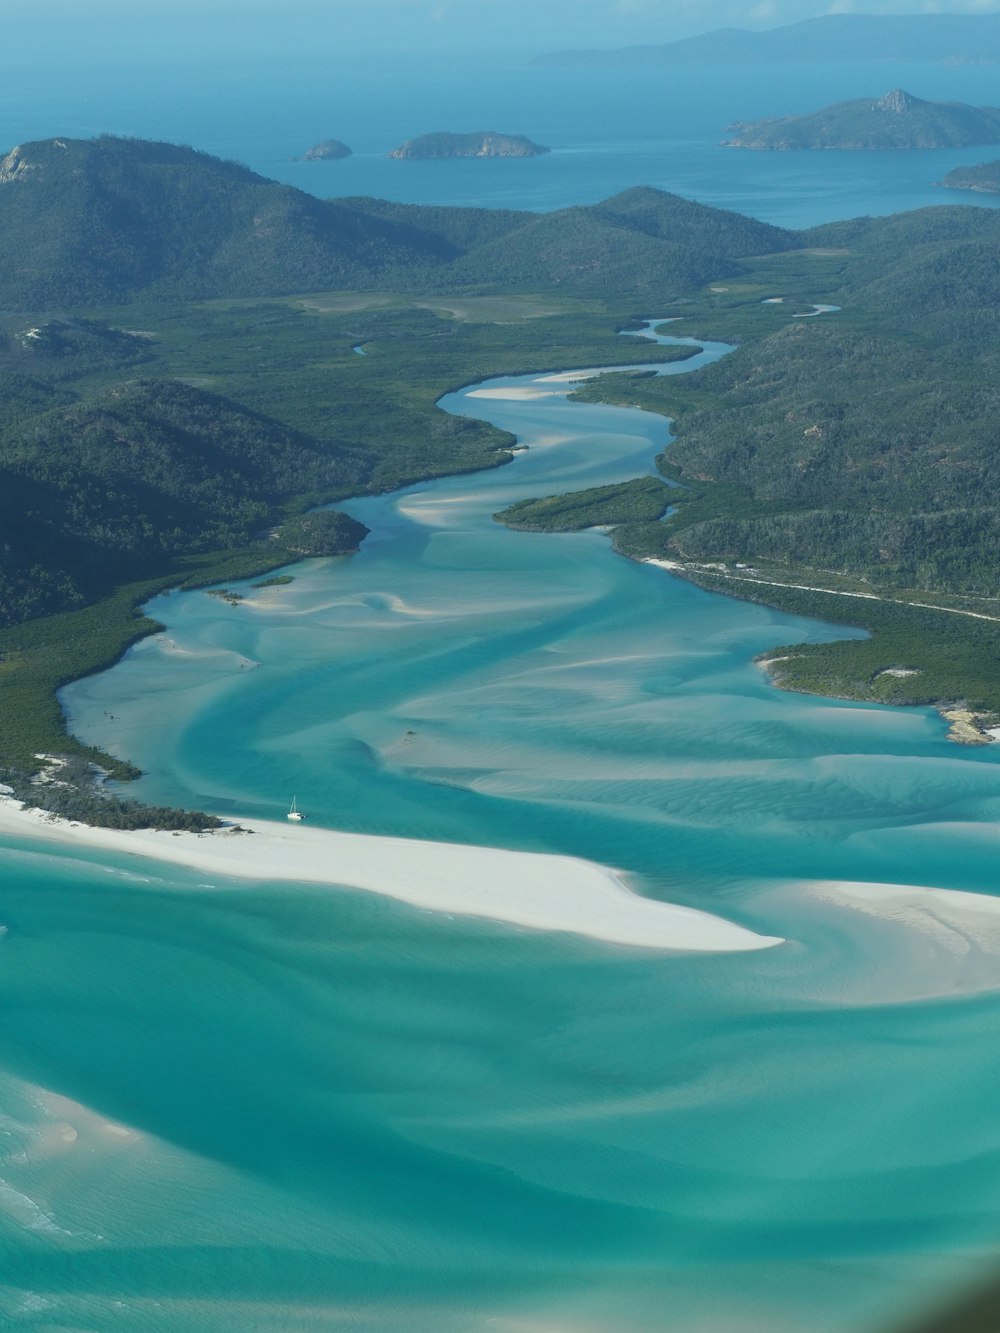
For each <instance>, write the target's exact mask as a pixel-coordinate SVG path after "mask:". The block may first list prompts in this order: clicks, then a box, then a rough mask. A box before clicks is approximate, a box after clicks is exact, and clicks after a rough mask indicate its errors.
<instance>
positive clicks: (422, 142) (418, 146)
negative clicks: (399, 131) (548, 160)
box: [389, 130, 551, 158]
mask: <svg viewBox="0 0 1000 1333" xmlns="http://www.w3.org/2000/svg"><path fill="white" fill-rule="evenodd" d="M548 152H551V149H549V148H544V147H543V146H542V145H541V144H538V143H533V142H532V141H531V140H530V139H526V138H525V137H524V135H522V134H498V133H497V132H496V130H476V131H474V132H473V133H472V134H448V133H440V132H439V133H435V134H421V135H419V136H418V137H417V138H416V139H407V140H406V142H405V143H402V144H400V145H399V147H398V148H394V149H393V150H392V152H391V153H390V154H389V156H390V157H397V158H406V157H414V158H437V157H445V158H449V157H540V156H541V155H542V154H544V153H548Z"/></svg>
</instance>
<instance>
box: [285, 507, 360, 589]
mask: <svg viewBox="0 0 1000 1333" xmlns="http://www.w3.org/2000/svg"><path fill="white" fill-rule="evenodd" d="M368 531H369V530H368V528H366V527H365V525H364V524H363V523H359V522H358V521H357V519H355V518H351V517H350V515H349V514H341V513H338V512H337V510H335V509H333V510H330V509H322V510H318V511H316V512H314V513H312V514H302V515H301V516H300V517H299V518H291V519H289V520H288V522H287V523H283V524H282V525H281V531H280V539H281V544H282V546H284V547H285V548H286V550H289V551H291V552H292V553H293V555H295V556H323V555H343V554H344V552H346V551H356V550H357V549H358V547H359V546H360V545H361V543H362V542H363V541H364V539H365V538H366V537H367V536H368ZM272 582H274V580H272Z"/></svg>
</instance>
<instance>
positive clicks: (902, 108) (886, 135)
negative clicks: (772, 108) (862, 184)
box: [724, 88, 1000, 151]
mask: <svg viewBox="0 0 1000 1333" xmlns="http://www.w3.org/2000/svg"><path fill="white" fill-rule="evenodd" d="M728 128H729V130H730V131H731V133H732V137H731V138H729V139H726V140H724V143H725V146H726V147H727V148H756V149H770V150H778V151H782V150H789V149H802V148H848V149H860V150H882V149H890V148H964V147H966V146H968V145H970V144H981V143H1000V109H998V108H997V107H992V106H981V107H975V106H966V105H965V104H964V103H962V102H924V101H922V100H921V99H920V98H919V97H913V96H911V94H910V93H906V92H904V91H903V90H902V88H896V89H894V90H893V91H892V92H890V93H886V95H885V96H884V97H880V98H878V99H877V100H874V101H873V100H872V99H871V98H868V97H863V98H859V99H857V100H855V101H851V102H837V103H835V104H834V105H833V106H828V107H824V109H823V110H822V111H814V112H812V113H811V114H809V115H807V116H781V117H777V118H771V119H768V120H754V121H736V122H735V123H734V124H732V125H730V126H729V127H728Z"/></svg>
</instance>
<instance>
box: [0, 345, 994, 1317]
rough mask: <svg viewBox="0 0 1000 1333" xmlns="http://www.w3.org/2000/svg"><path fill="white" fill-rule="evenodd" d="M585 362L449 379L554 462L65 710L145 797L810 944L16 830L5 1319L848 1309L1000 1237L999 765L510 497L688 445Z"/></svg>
mask: <svg viewBox="0 0 1000 1333" xmlns="http://www.w3.org/2000/svg"><path fill="white" fill-rule="evenodd" d="M725 350H726V349H725V348H724V347H722V346H706V347H705V351H704V353H702V354H701V355H700V356H699V357H698V358H696V359H693V360H689V361H686V362H682V363H674V364H673V365H671V366H670V367H669V368H668V373H671V374H677V373H688V372H690V371H691V370H692V369H694V368H695V367H696V366H697V365H699V364H703V363H704V361H705V360H708V359H711V358H714V357H716V356H718V355H722V354H724V352H725ZM570 389H571V381H570V380H568V379H566V378H564V377H556V376H551V375H541V376H521V377H517V378H505V379H498V380H491V381H489V382H488V383H486V384H483V385H478V386H472V387H471V388H470V389H466V390H464V391H463V392H461V393H459V394H455V395H452V396H450V397H449V398H448V399H446V400H445V401H444V402H443V404H442V405H443V407H444V408H445V409H446V410H448V411H454V412H460V413H463V414H466V415H475V416H482V417H485V418H487V419H489V420H490V421H493V422H495V423H496V424H497V425H499V426H502V427H503V428H505V429H507V430H511V431H514V432H515V433H516V434H517V436H518V438H519V440H520V442H521V443H522V444H524V445H526V446H527V450H526V452H524V453H521V454H519V456H518V457H517V459H516V461H515V462H514V463H513V464H512V465H511V466H509V467H506V468H502V469H498V470H497V471H495V472H490V473H485V474H478V475H474V476H466V477H459V478H453V479H449V480H445V481H441V482H436V483H433V484H430V485H426V486H418V487H413V488H411V489H410V490H408V491H406V492H402V493H399V494H396V495H392V496H383V497H378V498H376V499H371V500H364V501H359V502H356V503H354V504H352V505H350V506H349V508H350V509H351V511H352V512H353V513H355V514H356V515H357V516H358V517H359V518H362V519H363V520H364V521H365V522H367V523H368V524H369V526H370V527H371V528H372V529H373V534H372V536H371V537H370V538H369V539H368V540H367V541H366V542H365V544H364V547H363V548H362V551H361V553H360V554H359V555H358V556H356V557H351V558H348V559H341V560H324V561H312V562H308V563H306V564H304V565H301V566H297V567H296V568H295V569H294V570H293V571H292V572H293V573H294V575H295V582H294V583H292V584H290V585H286V586H283V587H271V588H265V589H258V590H251V589H250V588H249V587H243V588H242V589H241V590H242V591H244V592H245V593H246V594H247V597H246V600H245V601H243V602H241V603H239V604H238V605H236V606H228V605H226V604H220V602H219V601H218V599H215V598H211V597H207V596H205V595H204V594H203V593H188V594H184V595H177V594H174V595H171V596H167V597H163V598H159V599H157V600H156V601H155V602H154V603H153V604H152V606H151V607H150V611H151V613H152V614H153V615H155V616H157V617H158V618H159V619H160V620H161V621H163V622H164V624H165V625H166V626H167V628H166V630H165V632H164V633H163V634H162V635H159V636H156V637H154V638H151V639H149V640H146V641H145V642H143V643H141V644H139V645H137V647H136V648H135V649H134V650H133V651H132V652H130V653H129V655H128V656H127V657H126V659H125V660H124V661H123V662H122V663H121V664H119V666H117V667H116V668H114V670H112V671H111V672H108V673H106V674H105V675H103V676H100V677H95V678H93V679H91V680H87V681H81V682H79V683H78V684H76V685H74V686H73V687H72V688H71V689H70V690H68V691H66V692H65V700H66V704H67V707H68V710H69V713H70V717H71V720H72V724H73V727H74V729H75V730H76V732H77V733H78V734H80V735H81V736H83V737H84V738H86V739H88V740H94V741H97V742H99V743H101V744H103V745H106V746H109V747H110V748H113V749H115V750H117V751H118V752H120V753H122V754H123V755H128V756H129V757H130V758H132V759H133V760H135V761H136V762H137V763H139V764H141V765H142V766H143V768H144V769H146V770H147V776H146V777H145V778H144V779H143V780H142V782H141V783H140V784H139V791H138V794H139V795H142V796H144V797H146V798H147V799H151V800H152V799H155V800H157V801H171V802H177V803H184V804H195V805H200V806H204V807H207V808H210V809H214V810H219V811H221V812H223V813H225V812H227V811H232V812H239V813H242V814H246V815H260V816H269V817H272V818H280V817H282V816H283V814H284V810H285V809H286V808H287V805H288V801H289V799H290V797H291V795H292V793H293V792H294V793H297V795H298V800H299V804H300V805H301V806H302V807H303V808H306V809H307V810H308V813H309V815H310V818H311V820H312V821H313V822H315V823H319V824H326V825H329V826H330V827H335V828H342V829H350V830H357V831H363V832H372V833H387V834H393V835H399V836H410V837H420V838H424V839H439V840H445V841H452V842H469V843H477V844H482V845H485V846H502V847H510V848H515V849H522V848H529V849H534V850H541V851H552V852H567V853H570V854H572V855H575V856H583V857H587V858H590V859H593V860H595V861H599V862H602V863H604V864H607V865H612V866H616V867H619V868H621V869H622V870H623V871H624V872H625V873H626V875H627V876H628V878H629V880H630V882H631V883H632V884H633V885H634V887H635V888H636V889H638V890H639V891H641V892H644V893H647V894H650V895H653V896H658V897H662V898H664V899H668V900H672V901H676V902H681V903H687V904H690V905H694V906H699V907H702V908H705V909H707V910H709V911H713V912H716V913H718V914H719V915H722V916H727V917H729V918H731V919H733V920H735V921H739V922H742V923H744V924H747V925H750V926H751V927H753V928H754V929H757V930H760V931H761V932H763V933H765V934H774V935H781V936H784V937H785V938H786V939H787V941H788V942H787V943H786V944H783V945H780V946H778V947H776V948H773V949H769V950H765V951H763V952H760V953H752V954H739V955H726V956H722V955H718V956H717V955H701V956H696V957H694V956H692V957H682V956H680V955H678V956H670V955H659V956H656V957H651V956H649V955H648V954H644V953H642V952H641V951H634V950H628V949H623V948H616V947H613V946H609V945H603V944H601V943H599V942H596V941H585V940H581V939H578V938H574V937H571V936H568V935H558V934H546V933H543V932H534V931H527V930H519V929H516V928H512V927H510V926H501V925H498V924H494V923H490V922H488V921H473V920H469V919H465V918H455V919H451V918H449V917H446V916H444V915H442V914H440V913H428V912H423V911H418V910H416V909H413V908H410V907H407V906H406V905H404V904H400V903H397V902H394V901H390V900H388V899H384V898H381V897H379V896H377V895H372V894H354V893H350V892H336V891H330V890H324V889H318V888H308V887H305V886H303V887H302V888H301V889H300V888H297V887H295V886H289V885H287V884H286V885H272V884H267V883H261V884H260V885H258V886H253V887H251V888H247V887H245V886H242V887H237V886H234V885H232V884H227V883H206V882H204V877H203V876H199V875H198V874H197V873H196V872H194V871H184V870H181V869H177V868H167V867H164V866H161V865H157V864H155V863H150V862H146V861H140V860H138V859H136V858H129V857H120V858H94V859H92V860H89V861H88V860H86V859H82V858H81V856H80V854H78V853H74V854H70V853H68V852H64V851H63V852H60V851H59V850H58V849H56V848H54V847H53V848H52V850H51V852H49V851H46V852H45V853H44V854H43V853H41V852H39V851H38V850H37V849H35V850H30V849H6V850H5V851H2V852H0V857H2V868H3V876H4V877H3V886H4V887H3V893H2V908H0V917H2V920H3V922H4V924H6V925H8V927H9V932H8V935H7V936H6V937H4V939H3V940H0V1000H2V1002H3V1004H4V1011H5V1013H6V1014H7V1015H8V1020H7V1021H6V1022H5V1024H4V1025H3V1027H2V1028H0V1070H2V1075H0V1110H2V1113H3V1119H2V1121H0V1130H2V1132H3V1134H4V1135H5V1136H6V1137H5V1139H4V1142H5V1144H6V1145H7V1146H6V1147H5V1148H4V1149H3V1151H4V1154H5V1164H4V1166H3V1169H2V1171H0V1175H2V1176H3V1178H4V1181H5V1184H4V1185H3V1186H2V1187H0V1260H2V1272H3V1277H2V1279H0V1282H2V1283H4V1284H6V1285H4V1286H2V1287H0V1313H2V1314H3V1315H4V1316H5V1317H6V1318H7V1319H8V1320H9V1321H11V1326H12V1327H18V1328H19V1327H22V1326H23V1327H26V1328H31V1327H38V1328H51V1327H55V1326H59V1327H63V1326H70V1325H71V1324H73V1325H75V1326H81V1327H91V1326H93V1327H95V1328H97V1329H100V1330H102V1333H103V1330H105V1329H108V1330H111V1329H117V1328H122V1329H126V1330H129V1333H131V1331H132V1330H135V1329H142V1330H147V1329H148V1330H154V1333H161V1330H169V1331H170V1333H201V1330H204V1329H206V1328H211V1329H212V1330H213V1333H229V1330H234V1331H235V1330H237V1329H239V1330H241V1331H242V1330H245V1329H246V1328H248V1327H258V1328H261V1329H277V1328H281V1329H282V1330H285V1329H288V1330H299V1329H302V1330H307V1329H308V1330H315V1329H318V1328H322V1329H324V1330H325V1329H330V1328H341V1327H343V1328H359V1329H362V1328H363V1329H370V1330H377V1331H378V1333H382V1331H383V1330H384V1331H386V1333H388V1331H389V1330H393V1331H394V1333H395V1331H396V1330H398V1333H432V1331H433V1333H477V1331H478V1330H482V1331H483V1333H486V1331H487V1330H489V1333H497V1330H501V1331H502V1333H503V1331H508V1333H515V1330H518V1331H519V1333H523V1330H526V1329H537V1330H541V1329H554V1328H557V1327H558V1328H560V1329H562V1328H567V1329H570V1328H571V1329H573V1330H581V1331H582V1330H586V1333H610V1330H614V1333H664V1331H665V1330H666V1329H668V1328H669V1329H670V1330H671V1333H707V1330H709V1329H711V1330H713V1331H717V1330H719V1329H725V1330H727V1333H763V1331H764V1330H768V1331H769V1333H800V1330H801V1329H802V1328H803V1327H806V1326H808V1327H809V1328H811V1329H814V1330H823V1331H826V1330H829V1333H834V1330H844V1331H845V1333H847V1331H848V1330H851V1331H853V1330H858V1333H863V1331H864V1330H867V1329H875V1328H879V1327H881V1321H882V1318H883V1316H885V1315H886V1314H887V1312H894V1311H897V1310H898V1309H899V1308H901V1306H902V1305H904V1304H905V1302H906V1301H907V1300H909V1299H911V1298H913V1297H916V1298H918V1299H919V1298H920V1297H921V1294H922V1293H923V1292H925V1291H926V1290H927V1288H928V1287H932V1288H934V1289H936V1285H937V1284H938V1283H939V1282H940V1281H942V1280H944V1279H945V1278H947V1277H948V1276H949V1275H953V1274H954V1273H955V1272H956V1271H958V1270H960V1269H961V1268H962V1266H963V1264H964V1263H965V1261H966V1257H968V1259H969V1262H970V1263H971V1262H973V1261H974V1258H975V1255H976V1254H977V1253H978V1252H979V1251H980V1250H981V1249H983V1248H984V1247H988V1246H989V1245H991V1244H994V1243H995V1242H996V1241H997V1240H1000V1206H998V1204H997V1200H998V1199H1000V1128H998V1126H997V1124H996V1117H995V1114H994V1112H993V1107H994V1105H995V1102H996V1098H997V1092H998V1086H997V1085H998V1082H1000V1079H998V1075H997V1072H996V1069H995V1067H994V1066H993V1064H992V1062H991V1061H990V1060H989V1058H988V1052H989V1050H990V1049H991V1045H992V1041H993V1038H994V1034H995V1031H996V1025H997V1022H998V1020H1000V994H998V988H1000V915H997V913H996V911H995V910H994V909H993V900H992V899H990V898H978V899H971V900H970V899H967V898H960V897H955V896H954V891H956V890H958V891H962V892H964V893H976V894H982V895H990V894H991V893H993V892H994V891H995V888H996V878H997V875H996V865H997V850H998V845H1000V843H998V835H997V827H998V820H1000V769H998V765H997V762H996V759H995V757H994V755H993V754H992V753H990V752H989V751H987V752H982V753H970V752H965V751H962V750H959V749H957V748H956V747H954V746H951V745H949V744H948V743H947V742H946V740H945V737H944V727H943V725H942V723H941V721H940V719H939V718H938V717H937V716H936V714H934V713H933V712H931V711H929V710H912V711H894V710H889V709H882V708H876V707H866V706H859V705H853V704H845V703H838V702H834V701H827V700H821V699H812V698H807V697H803V696H793V695H785V694H782V693H780V692H779V691H777V690H775V689H773V688H772V687H771V686H770V684H769V683H768V681H767V679H766V678H765V677H764V676H763V675H762V673H761V672H760V671H759V670H758V669H757V668H756V667H755V666H754V665H753V661H752V659H753V657H754V655H755V654H756V653H759V652H761V651H763V650H764V649H766V648H768V647H770V646H772V645H774V644H776V643H782V642H789V641H793V640H796V639H813V640H815V639H819V638H824V637H834V636H839V635H842V634H843V632H844V631H843V630H841V629H832V628H830V627H826V626H823V625H819V624H816V623H813V622H808V621H804V620H798V619H794V618H792V617H788V616H785V615H781V614H779V613H777V612H772V611H769V610H767V609H766V608H762V607H759V606H754V605H750V604H746V603H740V602H736V601H732V600H729V599H726V598H722V597H718V596H713V595H711V594H708V593H706V592H704V591H702V590H700V589H698V588H695V587H693V586H691V585H689V584H687V583H684V582H682V581H680V580H676V579H674V578H671V577H670V576H668V575H666V574H664V573H663V572H662V571H660V570H657V569H653V568H650V567H648V566H641V565H636V564H633V563H631V562H629V561H626V560H623V559H621V558H619V557H617V556H615V555H614V554H613V553H612V551H611V549H610V546H609V543H608V541H607V539H606V538H605V537H604V536H603V535H602V534H600V533H597V532H588V533H580V534H572V535H558V536H555V535H545V534H525V533H516V532H512V531H509V530H507V529H504V528H502V527H500V526H499V525H497V524H495V523H494V522H492V520H491V517H490V516H491V515H492V514H493V513H494V512H496V511H498V510H500V509H502V508H504V507H505V506H506V505H508V504H510V503H512V502H513V501H515V500H518V499H523V498H527V497H530V496H535V495H540V494H555V493H559V492H562V491H566V490H573V489H582V488H584V487H586V486H591V485H601V484H605V483H608V482H613V481H620V480H625V479H627V478H629V477H634V476H637V475H640V474H643V473H647V472H649V471H650V470H651V469H652V468H653V458H654V456H655V454H656V453H658V452H660V451H661V450H662V449H663V447H664V445H665V444H666V443H667V440H668V433H667V425H666V423H665V422H664V421H663V420H662V419H660V418H657V417H654V416H651V415H649V414H645V413H641V412H636V411H629V410H624V409H617V408H610V407H600V406H594V405H588V404H582V403H574V402H572V401H571V400H569V398H568V393H569V391H570ZM331 874H332V875H334V874H335V868H331ZM872 885H876V886H880V887H875V888H872V887H864V886H872ZM940 890H947V891H951V892H950V893H941V892H935V891H940Z"/></svg>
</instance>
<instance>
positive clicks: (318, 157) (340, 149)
mask: <svg viewBox="0 0 1000 1333" xmlns="http://www.w3.org/2000/svg"><path fill="white" fill-rule="evenodd" d="M350 156H351V150H350V149H349V148H348V146H347V144H346V143H341V142H340V140H339V139H323V140H321V141H320V142H319V143H314V144H313V146H312V147H311V148H307V149H306V151H305V152H304V153H303V154H302V156H301V157H297V158H295V161H296V162H333V161H335V160H336V159H337V158H341V157H350Z"/></svg>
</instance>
